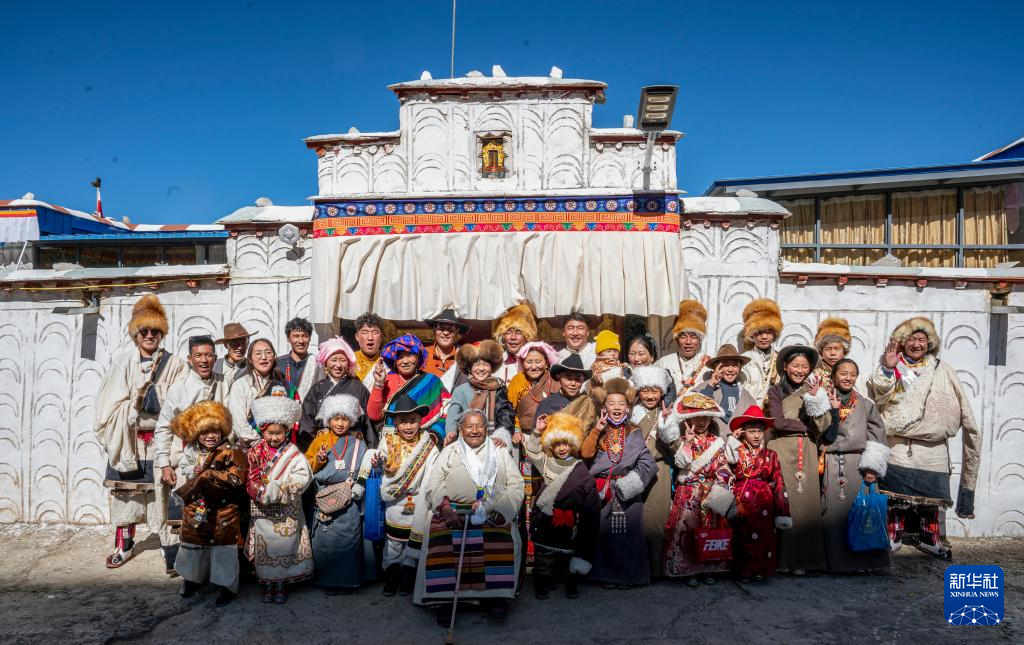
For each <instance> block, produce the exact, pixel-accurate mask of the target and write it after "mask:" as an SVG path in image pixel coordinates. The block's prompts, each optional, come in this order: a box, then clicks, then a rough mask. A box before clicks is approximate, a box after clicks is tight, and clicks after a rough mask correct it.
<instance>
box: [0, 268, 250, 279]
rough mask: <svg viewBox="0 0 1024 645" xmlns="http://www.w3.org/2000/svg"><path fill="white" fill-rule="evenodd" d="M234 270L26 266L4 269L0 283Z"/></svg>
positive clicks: (216, 273)
mask: <svg viewBox="0 0 1024 645" xmlns="http://www.w3.org/2000/svg"><path fill="white" fill-rule="evenodd" d="M230 271H231V270H230V268H229V267H228V265H226V264H202V265H198V264H197V265H173V266H171V265H167V266H148V267H117V268H75V269H69V270H67V271H54V270H53V269H22V270H20V271H0V283H10V282H42V281H58V282H71V281H76V280H116V279H123V278H177V277H201V276H226V275H228V274H229V273H230Z"/></svg>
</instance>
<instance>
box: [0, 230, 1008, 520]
mask: <svg viewBox="0 0 1024 645" xmlns="http://www.w3.org/2000/svg"><path fill="white" fill-rule="evenodd" d="M695 219H696V221H698V222H700V219H699V218H695ZM304 246H305V247H306V250H305V253H304V254H302V255H296V253H295V252H294V251H293V250H292V249H291V248H290V247H288V246H287V245H284V244H282V243H281V242H280V241H279V240H278V239H277V238H276V236H266V237H257V236H255V235H245V236H243V237H241V238H239V239H237V240H236V239H234V238H232V239H231V240H229V243H228V258H229V262H230V263H231V264H232V265H233V266H234V271H233V274H232V276H233V277H232V280H231V283H230V285H225V286H218V285H216V284H214V283H213V282H203V285H202V286H201V288H200V289H198V290H197V291H195V292H193V291H190V290H188V289H186V288H184V286H183V285H173V286H172V288H168V289H163V288H161V289H160V290H159V291H158V294H159V295H160V298H161V300H162V301H163V303H164V305H165V307H166V308H167V310H168V313H169V317H170V321H171V330H170V334H169V337H168V342H169V345H168V346H169V347H171V348H172V349H173V350H174V351H175V352H178V353H179V354H183V353H184V348H185V344H186V342H187V338H188V337H189V336H191V335H194V334H197V333H211V334H217V333H218V332H219V330H220V329H221V326H222V325H223V324H224V323H225V322H228V321H230V320H239V321H241V322H243V323H244V324H245V325H246V326H247V327H248V328H249V329H250V330H254V331H257V332H258V334H259V335H260V336H267V337H269V338H271V340H272V341H273V342H274V343H275V345H276V347H277V349H278V350H279V351H284V347H285V342H284V333H283V328H284V323H285V322H286V321H287V320H288V319H289V318H290V317H292V316H295V315H303V314H304V313H305V312H306V311H307V310H308V307H309V291H310V282H309V279H308V271H309V258H310V251H309V249H308V246H309V241H308V240H306V241H304ZM681 247H682V253H683V256H684V261H685V264H686V266H687V268H688V274H689V285H690V289H691V293H692V295H693V296H694V297H696V298H698V299H700V300H701V301H703V302H705V303H707V304H708V305H709V306H708V309H709V314H710V315H709V320H708V336H707V340H706V347H705V349H707V350H709V351H714V349H715V348H717V346H718V345H719V344H721V343H724V342H734V343H735V342H736V341H737V336H738V334H739V332H740V329H741V320H740V314H741V311H742V309H743V307H744V306H745V305H746V304H747V303H748V302H749V301H750V300H751V299H753V298H755V297H760V296H767V297H773V298H777V299H778V300H779V303H780V305H781V306H782V308H783V311H784V312H785V313H784V318H785V322H786V330H785V332H784V333H783V342H785V343H792V342H798V341H799V342H808V341H809V340H811V338H812V337H813V335H814V332H815V330H816V328H817V323H818V321H819V320H820V319H821V318H823V317H826V316H829V315H840V316H844V317H846V318H848V319H849V320H850V323H851V328H852V331H853V334H854V337H855V340H854V346H853V351H852V355H853V358H854V359H855V360H857V361H858V362H859V363H860V364H861V365H862V367H864V368H865V369H866V368H867V367H868V366H870V365H873V364H874V363H875V362H876V361H877V357H878V356H879V355H880V353H881V351H882V346H883V344H884V341H885V339H886V338H887V337H888V334H889V332H890V330H891V329H892V328H893V327H894V326H895V325H896V324H897V323H898V322H899V321H901V320H903V319H905V318H907V317H909V316H910V315H913V314H917V313H921V314H924V315H928V316H931V317H932V318H933V319H934V320H935V322H936V324H937V325H938V328H939V331H940V333H941V334H942V336H943V349H942V357H943V358H944V359H945V360H948V361H950V362H951V363H952V364H953V365H954V366H955V367H956V369H957V371H958V373H959V374H960V375H961V378H962V379H963V380H964V383H965V385H966V387H967V390H968V392H969V394H970V395H971V398H972V402H973V403H974V411H975V415H976V416H977V418H978V421H979V423H980V424H981V427H982V433H983V452H982V466H981V474H980V477H979V483H978V490H977V514H978V517H977V519H975V520H972V521H969V522H963V521H961V520H959V519H956V518H955V516H953V514H952V513H950V519H949V527H950V532H951V533H953V534H969V535H1024V513H1022V511H1021V510H1020V509H1021V508H1022V507H1024V504H1022V502H1024V414H1022V413H1021V412H1020V410H1019V408H1020V405H1019V401H1020V400H1021V399H1020V397H1021V395H1022V394H1024V371H1022V367H1021V366H1022V365H1024V320H1021V317H1020V316H1012V317H1011V318H1010V330H1009V339H1008V357H1007V365H1006V366H1005V367H990V366H988V365H987V362H988V349H989V331H988V319H989V315H988V313H987V306H988V305H987V297H988V296H987V292H986V291H984V289H981V288H971V287H969V288H967V289H963V290H955V289H953V288H952V287H949V286H945V285H943V286H927V287H925V288H924V289H922V290H918V289H917V288H916V287H914V286H904V285H892V284H890V286H888V287H885V288H878V287H875V286H873V285H865V284H861V283H858V284H853V283H851V284H847V285H846V286H845V287H843V288H842V289H840V288H838V287H837V286H836V285H835V284H834V282H828V283H825V282H814V281H812V282H811V283H809V284H808V285H807V286H804V287H797V286H795V285H794V284H792V283H789V282H782V283H780V281H779V279H778V271H777V268H776V267H777V258H778V252H779V249H778V235H777V232H776V231H774V230H773V229H771V228H770V227H769V226H767V225H765V224H758V225H756V226H754V227H752V228H747V227H745V226H733V227H730V228H729V229H727V230H725V229H722V228H721V226H720V225H719V224H716V223H712V224H711V225H710V226H707V227H706V226H705V225H704V224H703V223H697V224H695V225H694V226H693V228H692V229H690V230H688V231H685V232H684V233H683V234H682V236H681ZM140 293H142V292H141V291H134V292H131V293H127V292H125V291H123V290H122V291H117V292H114V293H113V294H112V295H111V296H109V297H106V298H104V300H103V309H102V319H101V320H99V321H98V325H97V327H96V329H95V330H89V329H87V328H84V327H85V321H84V320H83V317H81V316H61V315H57V314H53V313H52V312H51V310H52V308H53V307H54V306H59V305H69V304H73V301H71V300H67V299H66V298H67V295H63V294H61V293H59V292H31V293H30V292H24V291H9V292H0V385H2V386H3V387H0V522H43V521H47V522H52V521H62V522H74V523H84V524H92V523H102V522H105V521H106V520H107V517H108V502H107V494H106V491H105V490H104V489H103V487H102V481H103V470H104V455H103V454H102V451H101V450H100V447H99V445H98V444H97V443H96V440H95V438H94V435H93V429H92V426H93V399H94V397H95V394H96V391H97V389H98V386H99V383H100V380H101V378H102V375H103V370H104V365H106V364H107V362H108V361H109V357H110V356H111V355H112V354H113V353H114V352H115V351H117V350H118V349H121V348H124V347H127V346H128V342H129V341H128V338H127V337H126V336H125V334H124V329H125V325H126V323H127V320H128V316H129V314H130V310H131V305H132V303H133V302H134V301H135V300H136V298H137V297H138V295H139V294H140ZM1014 298H1015V301H1014V302H1013V304H1024V297H1022V296H1021V294H1019V293H1018V294H1014ZM662 322H664V323H666V325H670V324H671V321H662ZM93 346H95V351H92V350H91V349H90V348H91V347H93ZM953 456H954V470H956V469H957V468H958V462H959V444H958V446H957V449H955V450H954V452H953ZM956 480H957V478H956V477H954V478H953V485H954V489H953V490H954V491H955V486H956Z"/></svg>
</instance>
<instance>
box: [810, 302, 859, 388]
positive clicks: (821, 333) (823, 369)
mask: <svg viewBox="0 0 1024 645" xmlns="http://www.w3.org/2000/svg"><path fill="white" fill-rule="evenodd" d="M852 340H853V337H852V336H850V323H848V322H847V321H846V319H845V318H825V319H824V320H822V321H821V322H820V323H818V333H817V334H815V336H814V349H816V350H818V355H819V356H820V357H821V361H819V362H818V368H817V369H815V370H814V375H815V376H816V377H817V378H818V382H819V383H821V384H822V386H823V387H824V388H825V391H826V392H829V393H830V394H831V393H832V392H834V391H835V385H834V384H833V383H832V368H833V367H834V366H835V364H836V363H838V362H839V361H841V360H843V359H844V358H846V356H847V355H848V354H849V353H850V342H851V341H852Z"/></svg>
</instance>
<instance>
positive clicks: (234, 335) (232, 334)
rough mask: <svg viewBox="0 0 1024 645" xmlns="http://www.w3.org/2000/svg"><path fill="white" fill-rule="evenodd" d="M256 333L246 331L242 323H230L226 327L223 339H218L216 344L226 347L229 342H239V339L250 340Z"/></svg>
mask: <svg viewBox="0 0 1024 645" xmlns="http://www.w3.org/2000/svg"><path fill="white" fill-rule="evenodd" d="M255 333H256V332H254V331H252V332H250V331H246V329H245V327H243V326H242V323H236V322H231V323H228V324H226V325H224V337H223V338H218V339H217V340H216V341H214V342H216V343H218V344H220V345H226V344H227V342H228V341H229V340H237V339H239V338H249V337H250V336H252V335H253V334H255Z"/></svg>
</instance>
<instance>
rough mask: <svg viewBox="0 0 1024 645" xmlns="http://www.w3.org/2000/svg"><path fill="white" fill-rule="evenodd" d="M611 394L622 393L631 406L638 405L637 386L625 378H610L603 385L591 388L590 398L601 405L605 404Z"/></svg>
mask: <svg viewBox="0 0 1024 645" xmlns="http://www.w3.org/2000/svg"><path fill="white" fill-rule="evenodd" d="M609 394H621V395H622V396H624V397H626V403H628V404H629V405H630V407H632V406H634V405H636V388H635V387H633V384H632V383H630V382H629V381H628V380H626V379H624V378H610V379H608V380H607V381H605V384H604V385H603V386H601V387H591V388H590V398H592V399H593V400H594V402H595V403H597V404H598V405H599V406H601V405H604V401H605V399H607V398H608V395H609Z"/></svg>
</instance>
